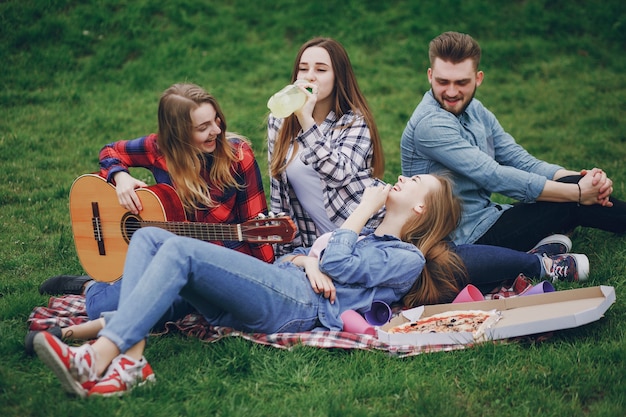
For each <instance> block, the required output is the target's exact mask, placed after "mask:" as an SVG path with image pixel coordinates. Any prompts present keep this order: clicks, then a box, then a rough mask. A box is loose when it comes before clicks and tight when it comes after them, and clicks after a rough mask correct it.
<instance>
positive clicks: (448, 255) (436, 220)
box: [401, 176, 467, 307]
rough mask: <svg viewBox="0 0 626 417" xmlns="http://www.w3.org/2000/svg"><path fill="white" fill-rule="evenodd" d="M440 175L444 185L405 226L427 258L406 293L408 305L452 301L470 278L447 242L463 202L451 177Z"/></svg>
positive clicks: (406, 236)
mask: <svg viewBox="0 0 626 417" xmlns="http://www.w3.org/2000/svg"><path fill="white" fill-rule="evenodd" d="M436 178H437V179H438V180H439V182H440V184H441V187H439V188H438V189H437V190H433V191H432V192H430V193H428V195H427V196H426V201H425V204H424V205H425V207H426V209H425V211H424V212H423V213H422V214H421V215H420V216H416V218H415V220H413V221H411V222H409V223H408V224H407V225H405V228H404V231H403V233H402V236H401V238H402V240H404V241H406V242H411V243H413V244H414V245H415V246H417V247H418V248H419V249H420V251H421V252H422V253H423V254H424V257H425V258H426V264H425V266H424V269H423V270H422V273H421V277H419V278H418V279H417V280H415V283H414V284H413V287H411V290H409V292H408V293H407V294H406V295H405V296H404V299H403V301H404V305H405V306H406V307H415V306H418V305H423V304H437V303H442V302H449V301H452V300H453V299H454V297H455V296H456V295H457V294H458V292H459V291H460V290H461V288H462V286H463V285H464V284H465V281H466V280H467V273H466V270H465V266H464V265H463V262H462V260H461V259H460V258H459V256H458V255H457V254H456V253H454V252H452V251H451V250H450V246H449V244H448V243H447V242H446V239H447V237H448V236H449V235H450V233H452V232H453V231H454V229H456V227H457V225H458V224H459V220H460V219H461V202H460V200H459V199H458V198H457V197H456V196H454V194H453V192H452V182H451V181H450V180H449V179H448V178H447V177H442V176H436Z"/></svg>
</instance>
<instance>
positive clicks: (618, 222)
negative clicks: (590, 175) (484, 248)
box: [475, 175, 626, 251]
mask: <svg viewBox="0 0 626 417" xmlns="http://www.w3.org/2000/svg"><path fill="white" fill-rule="evenodd" d="M581 178H582V177H581V176H579V175H572V176H568V177H564V178H561V179H559V181H561V182H567V183H577V182H578V181H579V180H580V179H581ZM610 201H611V202H612V203H613V207H603V206H600V205H598V204H594V205H591V206H583V205H580V206H579V205H578V204H577V203H550V202H545V201H539V202H536V203H532V204H522V203H518V204H515V205H514V206H513V207H512V208H510V209H508V210H505V211H504V213H502V215H501V216H500V219H498V221H497V222H496V223H495V224H494V225H493V226H492V227H491V229H489V230H488V231H487V233H485V234H484V235H483V236H481V237H480V239H478V240H477V241H476V242H475V243H479V244H483V245H496V246H503V247H506V248H511V249H517V250H521V251H527V250H529V249H531V248H532V247H533V246H534V245H535V244H536V243H537V242H538V241H540V240H541V239H543V238H544V237H546V236H548V235H551V234H554V233H563V234H565V233H569V232H571V231H573V230H574V229H575V228H576V227H577V226H583V227H592V228H595V229H600V230H605V231H607V232H613V233H620V234H621V233H626V203H625V202H623V201H620V200H617V199H614V198H612V197H611V198H610Z"/></svg>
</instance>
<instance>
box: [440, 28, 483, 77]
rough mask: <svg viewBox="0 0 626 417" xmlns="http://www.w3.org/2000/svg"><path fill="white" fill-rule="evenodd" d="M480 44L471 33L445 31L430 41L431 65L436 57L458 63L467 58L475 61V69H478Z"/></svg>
mask: <svg viewBox="0 0 626 417" xmlns="http://www.w3.org/2000/svg"><path fill="white" fill-rule="evenodd" d="M480 54H481V51H480V45H478V42H476V41H475V40H474V38H472V37H471V36H470V35H467V34H465V33H459V32H444V33H442V34H441V35H439V36H437V37H436V38H435V39H433V40H432V41H430V44H429V46H428V58H429V59H430V66H431V67H432V66H433V65H434V63H435V59H436V58H439V59H441V60H442V61H446V62H451V63H453V64H458V63H459V62H463V61H465V60H466V59H468V58H469V59H471V60H472V61H473V62H474V69H475V70H478V65H479V64H480Z"/></svg>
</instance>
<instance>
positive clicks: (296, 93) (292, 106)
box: [267, 81, 306, 117]
mask: <svg viewBox="0 0 626 417" xmlns="http://www.w3.org/2000/svg"><path fill="white" fill-rule="evenodd" d="M300 82H302V81H300ZM296 84H298V81H296V82H295V83H294V84H289V85H288V86H286V87H284V88H283V89H282V90H280V91H279V92H277V93H276V94H274V95H273V96H272V97H270V99H269V100H268V101H267V108H268V109H270V111H271V112H272V114H273V115H274V116H275V117H287V116H289V115H291V114H292V113H293V112H294V111H296V110H298V109H300V108H301V107H302V106H304V103H305V102H306V94H305V93H304V92H303V91H302V90H300V88H298V86H297V85H296Z"/></svg>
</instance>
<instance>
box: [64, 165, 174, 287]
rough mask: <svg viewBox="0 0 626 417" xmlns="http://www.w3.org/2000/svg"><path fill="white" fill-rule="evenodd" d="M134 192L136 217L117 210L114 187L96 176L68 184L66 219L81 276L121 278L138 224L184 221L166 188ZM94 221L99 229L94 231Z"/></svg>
mask: <svg viewBox="0 0 626 417" xmlns="http://www.w3.org/2000/svg"><path fill="white" fill-rule="evenodd" d="M136 191H137V196H138V197H139V198H140V199H141V204H142V205H143V210H142V211H141V213H140V214H139V215H138V216H135V215H134V214H132V213H130V212H129V211H127V210H126V209H125V208H123V207H122V206H120V203H119V202H118V199H117V194H116V192H115V187H114V186H113V185H112V184H109V183H108V182H107V181H106V180H105V179H104V178H102V177H100V176H99V175H94V174H86V175H82V176H80V177H78V178H77V179H76V180H75V181H74V183H73V184H72V188H71V190H70V217H71V220H72V231H73V234H74V244H75V245H76V252H77V253H78V259H79V260H80V263H81V265H82V266H83V268H84V269H85V272H86V273H87V274H88V275H89V276H90V277H92V278H93V279H95V280H96V281H104V282H112V281H116V280H118V279H119V278H121V277H122V272H123V270H124V262H125V260H126V252H127V250H128V243H129V241H130V237H131V236H132V232H133V231H134V230H136V229H137V227H136V224H137V222H138V221H140V220H154V221H185V220H186V218H185V210H184V209H183V205H182V203H181V202H180V199H179V198H178V194H176V191H175V190H174V188H172V187H170V186H169V185H167V184H157V185H152V186H150V187H147V188H140V189H137V190H136ZM94 210H97V212H98V213H99V214H98V216H95V215H94ZM96 217H99V227H94V219H95V218H96Z"/></svg>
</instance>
